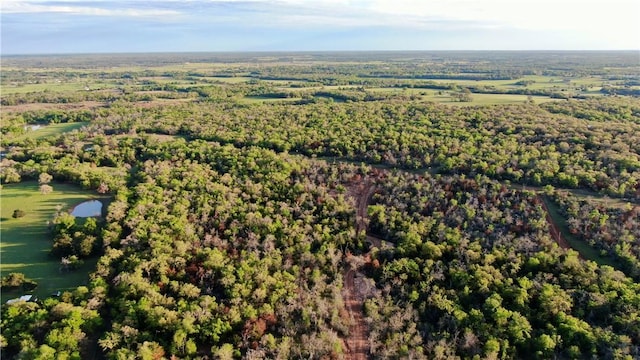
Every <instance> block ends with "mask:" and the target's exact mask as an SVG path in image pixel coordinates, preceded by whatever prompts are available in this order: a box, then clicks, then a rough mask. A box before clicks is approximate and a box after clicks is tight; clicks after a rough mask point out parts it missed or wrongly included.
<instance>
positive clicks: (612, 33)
mask: <svg viewBox="0 0 640 360" xmlns="http://www.w3.org/2000/svg"><path fill="white" fill-rule="evenodd" d="M0 21H1V27H0V31H1V34H0V35H1V37H0V40H1V45H0V51H1V52H2V54H3V55H10V54H62V53H114V52H184V51H189V52H191V51H341V50H357V51H359V50H617V49H633V50H637V49H640V1H638V0H605V1H602V0H598V1H595V0H437V1H435V0H202V1H199V0H157V1H145V0H141V1H131V0H128V1H125V0H114V1H106V0H60V1H47V0H0Z"/></svg>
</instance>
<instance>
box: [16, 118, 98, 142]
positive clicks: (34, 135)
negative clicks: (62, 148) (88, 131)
mask: <svg viewBox="0 0 640 360" xmlns="http://www.w3.org/2000/svg"><path fill="white" fill-rule="evenodd" d="M87 124H88V123H86V122H77V123H63V124H51V125H45V126H42V127H41V128H39V129H38V130H31V129H29V130H27V131H26V133H24V134H22V135H20V136H18V137H17V138H16V140H22V139H36V140H37V139H44V138H46V137H48V136H54V135H60V134H62V133H65V132H67V131H71V130H75V129H80V128H81V127H83V126H86V125H87Z"/></svg>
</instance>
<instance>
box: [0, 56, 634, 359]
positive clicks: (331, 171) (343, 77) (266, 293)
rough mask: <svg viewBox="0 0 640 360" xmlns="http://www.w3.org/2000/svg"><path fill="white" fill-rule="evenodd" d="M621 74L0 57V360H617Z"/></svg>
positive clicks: (571, 65) (600, 67)
mask: <svg viewBox="0 0 640 360" xmlns="http://www.w3.org/2000/svg"><path fill="white" fill-rule="evenodd" d="M638 59H639V53H638V52H637V51H592V52H588V51H584V52H579V51H573V52H541V51H538V52H535V51H531V52H509V51H502V52H480V51H475V52H471V51H469V52H465V51H457V52H445V51H440V52H353V53H349V52H339V53H331V52H323V53H311V52H310V53H237V54H236V53H224V54H222V53H210V54H207V53H193V54H189V53H183V54H117V55H116V54H111V55H105V54H103V55H73V56H71V55H65V56H63V55H61V56H6V57H3V58H2V76H1V79H0V81H1V82H0V86H1V90H2V91H1V96H0V104H1V106H2V107H1V109H2V124H1V131H2V140H1V146H2V148H1V149H0V150H1V158H2V160H1V162H0V166H1V167H0V180H1V181H2V189H1V201H2V203H1V205H2V208H1V211H2V213H1V215H2V219H1V223H0V224H1V228H2V242H1V251H2V254H1V255H2V262H1V266H0V270H1V271H2V308H1V320H0V321H1V326H2V329H1V332H2V334H1V337H0V346H1V351H2V357H3V358H6V359H13V358H16V359H92V358H96V359H102V358H106V359H133V358H140V359H162V358H192V359H196V358H200V359H234V358H246V359H267V358H268V359H301V358H305V359H365V358H370V359H456V358H460V359H553V358H556V359H637V358H640V225H639V224H640V63H639V62H638ZM88 200H98V201H100V203H101V204H102V208H101V209H100V211H99V213H101V214H100V216H89V217H86V216H81V215H73V214H74V213H75V210H76V209H77V208H76V207H77V206H78V205H79V204H81V203H84V202H85V201H88ZM94 215H95V214H94ZM23 295H35V297H34V298H32V299H30V301H13V300H14V299H16V298H20V297H21V296H23ZM35 298H37V300H35ZM7 301H9V303H7Z"/></svg>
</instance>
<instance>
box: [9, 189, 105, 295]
mask: <svg viewBox="0 0 640 360" xmlns="http://www.w3.org/2000/svg"><path fill="white" fill-rule="evenodd" d="M52 186H53V192H52V193H50V194H47V195H43V194H41V193H40V192H39V190H38V183H37V182H35V181H29V182H22V183H19V184H7V185H4V186H3V188H2V190H0V191H1V192H0V208H1V219H0V229H1V232H0V235H1V242H0V260H1V262H0V274H1V275H2V276H6V275H7V274H9V273H11V272H22V273H24V274H25V275H26V276H27V277H29V278H31V279H33V280H35V281H37V282H38V287H37V288H36V290H35V292H34V293H35V294H36V295H37V296H38V297H40V298H42V297H46V296H48V295H50V294H51V293H53V292H55V291H58V290H67V289H72V288H75V287H76V286H78V285H81V284H84V283H86V282H87V279H88V278H87V274H88V273H89V271H91V270H92V269H93V268H94V267H95V260H93V261H85V264H84V265H83V266H82V268H81V269H80V270H78V271H74V272H65V273H62V272H60V270H59V266H60V259H57V258H53V257H51V256H49V250H50V249H51V245H52V239H51V235H50V233H49V230H48V226H47V222H48V221H50V220H52V219H53V217H54V215H55V213H56V208H57V207H58V206H61V207H62V209H63V210H69V209H70V208H72V207H73V206H75V205H76V204H78V203H81V202H83V201H86V200H88V199H91V198H94V197H95V196H93V195H92V194H90V193H88V192H87V191H84V190H82V189H80V188H79V187H77V186H74V185H68V184H57V183H54V184H52ZM16 209H21V210H24V211H25V212H26V216H24V217H22V218H19V219H14V218H13V217H12V216H11V215H12V214H13V211H14V210H16ZM20 295H22V291H21V290H16V291H10V292H5V291H3V292H2V294H1V301H2V302H3V303H4V302H5V301H6V300H7V299H11V298H15V297H17V296H20Z"/></svg>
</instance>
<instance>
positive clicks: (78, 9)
mask: <svg viewBox="0 0 640 360" xmlns="http://www.w3.org/2000/svg"><path fill="white" fill-rule="evenodd" d="M96 5H97V6H96ZM100 5H102V6H100ZM112 5H113V3H109V2H106V1H93V2H88V1H24V0H8V1H6V2H4V3H3V4H2V12H3V13H4V14H30V13H54V14H56V13H57V14H67V15H88V16H113V17H164V16H173V15H179V14H180V12H178V11H175V10H169V9H155V8H136V7H122V8H119V7H115V8H110V7H112Z"/></svg>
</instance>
